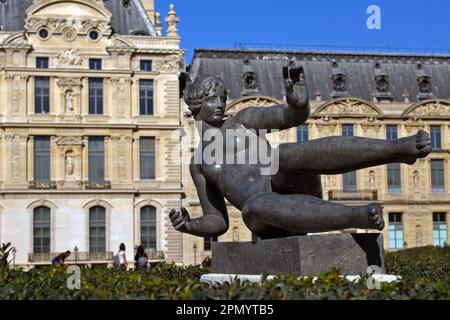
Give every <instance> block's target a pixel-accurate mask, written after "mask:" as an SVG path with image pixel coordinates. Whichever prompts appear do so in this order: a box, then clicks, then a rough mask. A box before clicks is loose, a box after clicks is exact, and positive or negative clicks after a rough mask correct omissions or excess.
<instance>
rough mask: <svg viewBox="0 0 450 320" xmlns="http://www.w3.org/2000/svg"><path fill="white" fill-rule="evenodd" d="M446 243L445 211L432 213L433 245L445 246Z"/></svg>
mask: <svg viewBox="0 0 450 320" xmlns="http://www.w3.org/2000/svg"><path fill="white" fill-rule="evenodd" d="M446 244H447V214H446V213H445V212H434V213H433V245H435V246H445V245H446Z"/></svg>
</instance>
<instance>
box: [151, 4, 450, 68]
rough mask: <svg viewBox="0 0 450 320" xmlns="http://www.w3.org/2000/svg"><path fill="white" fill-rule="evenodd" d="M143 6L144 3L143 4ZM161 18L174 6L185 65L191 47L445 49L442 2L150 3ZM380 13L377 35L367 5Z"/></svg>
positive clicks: (447, 8)
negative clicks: (370, 25)
mask: <svg viewBox="0 0 450 320" xmlns="http://www.w3.org/2000/svg"><path fill="white" fill-rule="evenodd" d="M144 1H145V0H144ZM155 2H156V8H157V10H158V11H159V12H161V15H162V17H165V16H166V15H167V12H168V8H169V4H170V3H174V4H175V9H176V11H177V14H178V16H179V17H180V19H181V22H180V24H179V30H180V34H181V36H182V47H183V48H185V49H187V55H186V58H187V59H186V60H187V62H188V63H190V61H191V58H192V54H193V50H194V49H195V48H235V45H236V44H237V43H239V42H245V43H263V44H289V45H314V46H340V47H344V48H343V49H346V50H350V48H347V47H355V46H356V47H372V48H373V47H381V48H418V49H445V50H448V51H449V52H450V42H449V35H450V19H449V18H448V14H449V12H450V1H448V0H426V1H423V0H395V1H393V0H372V1H367V0H341V1H336V0H315V1H306V0H276V1H266V0H259V1H258V0H241V1H236V0H232V1H227V0H220V1H219V0H194V1H186V0H155ZM372 4H375V5H378V6H379V7H380V8H381V30H369V29H368V28H367V26H366V21H367V18H368V17H369V15H368V14H367V13H366V10H367V8H368V6H369V5H372Z"/></svg>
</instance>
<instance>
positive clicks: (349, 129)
mask: <svg viewBox="0 0 450 320" xmlns="http://www.w3.org/2000/svg"><path fill="white" fill-rule="evenodd" d="M342 135H343V136H344V137H353V135H354V134H353V125H352V124H344V125H342Z"/></svg>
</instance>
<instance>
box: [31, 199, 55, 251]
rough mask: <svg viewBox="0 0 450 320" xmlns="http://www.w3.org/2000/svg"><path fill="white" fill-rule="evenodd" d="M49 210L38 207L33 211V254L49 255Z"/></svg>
mask: <svg viewBox="0 0 450 320" xmlns="http://www.w3.org/2000/svg"><path fill="white" fill-rule="evenodd" d="M50 234H51V231H50V209H49V208H47V207H38V208H36V209H34V210H33V252H34V253H50Z"/></svg>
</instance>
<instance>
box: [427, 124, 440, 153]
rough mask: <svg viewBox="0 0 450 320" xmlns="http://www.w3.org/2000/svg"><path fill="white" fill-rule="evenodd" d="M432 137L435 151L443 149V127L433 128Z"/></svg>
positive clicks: (431, 130) (432, 145)
mask: <svg viewBox="0 0 450 320" xmlns="http://www.w3.org/2000/svg"><path fill="white" fill-rule="evenodd" d="M430 135H431V147H432V148H433V149H441V148H442V141H441V127H440V126H431V129H430Z"/></svg>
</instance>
